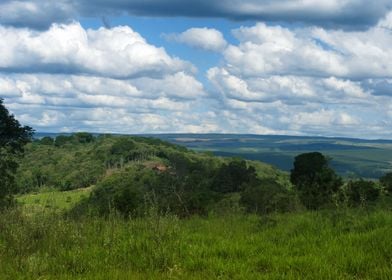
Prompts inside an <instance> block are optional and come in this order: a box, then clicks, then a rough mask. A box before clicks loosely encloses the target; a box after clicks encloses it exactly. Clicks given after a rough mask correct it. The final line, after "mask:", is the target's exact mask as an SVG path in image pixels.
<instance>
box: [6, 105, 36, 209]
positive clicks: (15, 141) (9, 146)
mask: <svg viewBox="0 0 392 280" xmlns="http://www.w3.org/2000/svg"><path fill="white" fill-rule="evenodd" d="M32 135H33V130H32V128H31V127H28V126H21V125H20V123H19V122H18V120H16V119H15V117H14V116H13V115H12V114H10V113H9V111H8V110H7V108H6V107H5V106H4V104H3V99H1V98H0V207H7V206H9V205H10V204H11V203H12V202H13V194H14V193H15V191H16V184H15V172H16V170H17V168H18V163H17V158H18V157H19V156H21V155H22V154H23V151H24V150H23V147H24V145H25V144H26V143H28V142H29V141H31V138H32Z"/></svg>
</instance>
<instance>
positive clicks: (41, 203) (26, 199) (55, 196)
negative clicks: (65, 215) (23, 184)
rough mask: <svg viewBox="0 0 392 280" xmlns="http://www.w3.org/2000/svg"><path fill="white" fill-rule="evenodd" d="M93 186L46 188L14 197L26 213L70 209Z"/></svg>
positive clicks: (85, 195)
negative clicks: (69, 188)
mask: <svg viewBox="0 0 392 280" xmlns="http://www.w3.org/2000/svg"><path fill="white" fill-rule="evenodd" d="M92 188H93V187H89V188H83V189H76V190H72V191H64V192H60V191H58V190H50V189H49V190H46V191H42V192H39V193H30V194H25V195H20V196H18V197H17V198H16V200H17V202H18V203H19V204H20V205H21V207H22V209H23V211H24V212H25V213H27V214H34V213H37V212H43V211H46V212H54V211H57V212H62V211H65V210H69V209H71V208H72V207H73V206H75V204H77V203H78V202H79V201H80V200H81V199H82V198H84V197H88V196H89V194H90V193H91V191H92Z"/></svg>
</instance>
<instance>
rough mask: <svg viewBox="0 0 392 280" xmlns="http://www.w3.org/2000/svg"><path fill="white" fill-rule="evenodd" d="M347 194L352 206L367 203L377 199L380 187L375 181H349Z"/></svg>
mask: <svg viewBox="0 0 392 280" xmlns="http://www.w3.org/2000/svg"><path fill="white" fill-rule="evenodd" d="M346 194H347V197H348V200H349V203H350V204H351V206H358V205H365V204H367V203H369V202H374V201H376V200H377V198H378V197H379V196H380V189H379V188H378V187H377V185H376V183H375V182H372V181H365V180H363V179H360V180H357V181H350V182H348V183H347V186H346Z"/></svg>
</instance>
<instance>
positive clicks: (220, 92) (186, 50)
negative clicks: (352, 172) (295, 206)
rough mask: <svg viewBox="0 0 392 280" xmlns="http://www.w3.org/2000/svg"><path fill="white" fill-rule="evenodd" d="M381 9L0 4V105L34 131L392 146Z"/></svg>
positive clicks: (390, 19)
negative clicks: (313, 139)
mask: <svg viewBox="0 0 392 280" xmlns="http://www.w3.org/2000/svg"><path fill="white" fill-rule="evenodd" d="M391 45H392V4H391V2H390V1H389V0H378V1H365V0H339V1H338V0H325V1H323V0H317V1H316V0H306V1H303V0H274V1H272V0H258V1H256V0H241V1H240V0H221V1H214V0H209V1H207V0H199V1H180V0H159V1H158V0H144V1H142V0H128V1H125V0H115V1H104V0H91V1H87V0H58V1H39V0H26V1H16V0H4V1H2V2H1V3H0V97H1V98H4V101H5V104H6V106H7V107H8V108H10V110H11V111H12V112H13V113H14V114H15V115H16V117H17V118H18V119H19V120H20V121H21V122H22V123H23V124H27V125H30V126H32V127H34V128H35V129H36V130H37V131H42V132H44V131H45V132H59V131H64V132H65V131H67V132H68V131H91V132H110V133H174V132H187V133H253V134H287V135H322V136H346V137H359V138H387V139H392V129H391V128H392V100H391V96H392V63H391V61H392V50H391V48H390V46H391Z"/></svg>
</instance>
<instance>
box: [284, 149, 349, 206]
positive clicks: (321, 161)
mask: <svg viewBox="0 0 392 280" xmlns="http://www.w3.org/2000/svg"><path fill="white" fill-rule="evenodd" d="M290 180H291V182H292V183H293V185H294V186H295V188H296V190H297V191H298V195H299V198H300V200H301V202H302V203H303V205H304V206H305V207H306V208H308V209H318V208H320V207H323V206H324V205H326V204H329V203H331V202H332V200H333V196H334V194H336V193H337V192H338V190H339V188H340V187H341V186H342V180H341V178H340V177H339V176H337V175H336V173H335V171H334V170H333V169H331V168H330V167H329V166H328V160H327V159H326V158H325V156H324V155H322V154H321V153H318V152H313V153H305V154H301V155H299V156H297V157H296V158H295V160H294V169H293V170H292V171H291V175H290Z"/></svg>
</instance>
